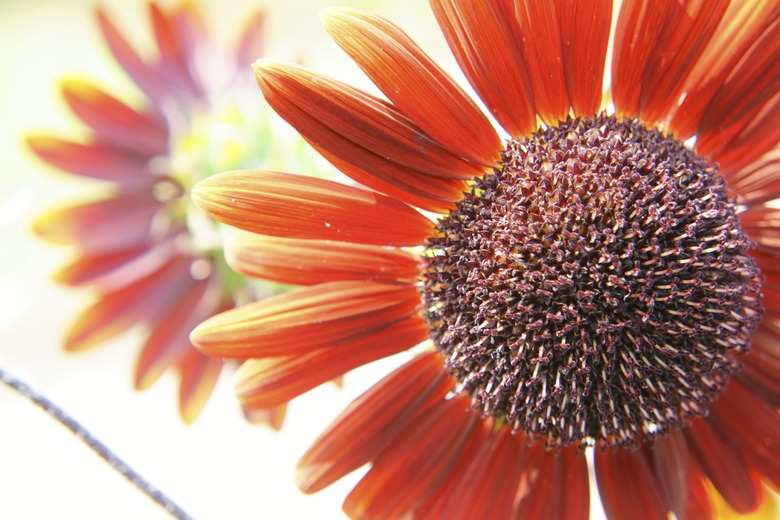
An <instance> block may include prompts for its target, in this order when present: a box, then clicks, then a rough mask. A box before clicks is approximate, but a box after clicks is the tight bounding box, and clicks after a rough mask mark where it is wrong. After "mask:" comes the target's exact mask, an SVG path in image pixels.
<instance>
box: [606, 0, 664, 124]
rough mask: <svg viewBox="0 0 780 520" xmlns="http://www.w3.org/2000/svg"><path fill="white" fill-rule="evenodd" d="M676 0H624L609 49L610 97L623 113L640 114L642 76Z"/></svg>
mask: <svg viewBox="0 0 780 520" xmlns="http://www.w3.org/2000/svg"><path fill="white" fill-rule="evenodd" d="M678 4H679V2H678V1H677V0H658V1H657V2H653V3H652V4H651V3H648V2H646V1H645V0H624V1H623V4H622V6H621V8H620V14H619V15H618V21H617V28H616V30H615V38H614V49H613V53H612V97H613V100H614V102H615V110H616V111H617V113H618V114H620V115H623V116H626V117H637V116H638V115H639V99H640V96H641V94H642V90H643V86H642V83H643V78H644V73H645V70H646V67H647V64H648V62H649V61H650V59H651V56H652V55H653V49H654V48H655V46H656V44H657V42H658V39H659V37H660V36H661V34H662V33H663V30H664V27H666V25H667V24H668V23H669V22H668V20H669V17H670V16H671V15H672V13H674V12H675V9H676V7H677V6H678Z"/></svg>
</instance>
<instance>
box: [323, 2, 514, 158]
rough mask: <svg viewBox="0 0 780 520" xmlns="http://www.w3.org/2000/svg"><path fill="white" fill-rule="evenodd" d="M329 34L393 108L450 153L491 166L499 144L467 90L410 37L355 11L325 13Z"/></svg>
mask: <svg viewBox="0 0 780 520" xmlns="http://www.w3.org/2000/svg"><path fill="white" fill-rule="evenodd" d="M322 21H323V24H324V26H325V29H326V30H327V31H328V33H329V34H330V35H331V37H332V38H333V39H334V40H335V41H336V43H338V44H339V46H341V48H342V49H344V51H345V52H346V53H347V54H349V55H350V57H351V58H352V59H353V60H354V61H355V62H356V63H357V64H358V66H360V68H361V69H363V71H364V72H365V73H366V74H367V75H368V76H369V77H370V78H371V80H372V81H373V82H374V83H375V84H376V85H377V87H379V90H381V91H382V92H383V93H384V94H385V96H387V98H388V99H389V100H390V101H391V102H392V103H393V105H395V107H396V108H397V109H398V110H400V111H401V112H402V113H403V114H405V115H406V116H407V117H409V119H411V120H412V121H414V122H415V123H416V124H417V125H418V126H419V127H420V128H422V129H423V131H424V132H425V133H427V134H428V135H430V136H431V137H432V138H433V139H434V140H435V141H436V142H438V143H439V144H441V145H442V146H444V147H445V148H447V149H449V150H450V151H451V152H453V153H455V154H457V155H459V156H461V157H464V158H466V159H468V160H470V161H471V162H474V163H478V164H482V165H483V166H487V167H492V166H493V165H494V164H495V162H496V161H498V160H499V159H500V156H499V152H500V151H501V149H502V146H501V141H500V139H499V138H498V135H497V134H496V132H495V130H494V129H493V127H492V125H491V124H490V122H489V121H488V120H487V118H486V117H485V116H484V114H482V112H481V111H480V110H479V108H478V107H477V106H476V105H475V104H474V102H473V101H472V100H471V99H470V98H469V97H468V96H467V95H466V94H465V92H463V90H462V89H461V88H460V87H459V86H458V85H457V84H456V83H455V82H454V81H453V80H452V79H451V78H450V77H449V76H448V75H447V74H446V73H445V72H444V71H443V70H442V69H441V68H440V67H439V66H438V65H436V63H435V62H434V61H433V60H432V59H431V58H430V57H428V56H427V55H426V54H425V53H424V52H423V51H422V50H421V49H420V48H419V47H418V46H417V44H415V43H414V42H413V41H412V40H411V38H409V36H408V35H407V34H406V33H404V32H403V31H402V30H401V29H399V28H398V27H396V26H395V25H393V24H391V23H390V22H388V21H386V20H384V19H383V18H380V17H378V16H375V15H373V14H371V13H367V12H364V11H358V10H356V9H333V8H331V9H326V10H325V11H323V13H322Z"/></svg>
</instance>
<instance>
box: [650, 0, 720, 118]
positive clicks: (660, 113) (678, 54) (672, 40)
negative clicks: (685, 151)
mask: <svg viewBox="0 0 780 520" xmlns="http://www.w3.org/2000/svg"><path fill="white" fill-rule="evenodd" d="M729 3H730V0H715V1H713V0H693V1H689V2H685V3H680V2H676V3H675V5H673V6H672V9H671V12H670V13H669V16H668V17H667V18H666V20H665V21H664V22H663V26H662V29H661V32H660V35H659V37H658V41H657V43H656V44H655V46H654V48H653V49H652V52H651V53H650V55H649V56H648V60H647V62H646V64H645V65H644V66H645V70H644V73H643V76H642V87H641V93H640V96H639V107H638V110H639V115H640V116H641V117H642V120H643V121H646V122H653V123H661V122H665V121H666V119H668V117H669V114H670V113H671V111H672V109H673V108H675V107H676V106H677V104H678V103H679V101H680V98H681V97H682V95H683V93H684V92H685V90H684V88H685V80H686V78H687V77H688V75H689V74H690V73H691V71H692V69H693V66H694V64H695V63H696V61H697V59H698V58H699V57H700V56H701V54H702V52H703V51H704V49H705V47H706V45H707V44H708V43H709V41H710V39H711V38H713V36H714V35H715V31H716V29H717V27H718V25H719V23H720V21H721V20H722V19H723V15H724V13H725V12H726V9H727V7H728V5H729ZM653 9H654V7H653ZM651 11H652V9H651Z"/></svg>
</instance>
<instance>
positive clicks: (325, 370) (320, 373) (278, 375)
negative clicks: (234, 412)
mask: <svg viewBox="0 0 780 520" xmlns="http://www.w3.org/2000/svg"><path fill="white" fill-rule="evenodd" d="M426 339H428V327H427V326H426V324H425V321H424V320H423V319H422V318H420V317H419V316H412V317H410V318H406V319H403V320H401V321H398V322H396V323H393V324H391V325H388V326H386V327H381V328H375V329H374V330H373V331H372V332H371V333H370V334H368V335H366V336H361V337H359V338H358V339H355V340H351V341H345V342H343V343H340V344H338V345H334V346H333V347H329V348H323V349H319V350H315V351H312V352H306V353H304V354H295V355H290V356H283V357H274V358H262V359H249V360H247V361H245V362H244V364H242V365H241V367H240V368H239V369H238V371H237V372H236V376H235V391H236V395H237V396H238V399H239V401H240V402H241V405H242V406H244V407H245V408H261V409H262V408H271V407H273V406H278V405H280V404H283V403H286V402H288V401H290V400H291V399H293V398H295V397H298V396H299V395H301V394H303V393H304V392H308V391H309V390H311V389H312V388H314V387H317V386H319V385H321V384H322V383H326V382H328V381H330V380H331V379H333V378H334V377H338V376H340V375H342V374H345V373H347V372H348V371H350V370H352V369H354V368H357V367H359V366H362V365H365V364H367V363H370V362H372V361H376V360H378V359H382V358H384V357H387V356H390V355H393V354H397V353H399V352H403V351H404V350H408V349H410V348H412V347H414V346H415V345H418V344H420V343H422V342H423V341H425V340H426Z"/></svg>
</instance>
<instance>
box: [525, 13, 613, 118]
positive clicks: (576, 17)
mask: <svg viewBox="0 0 780 520" xmlns="http://www.w3.org/2000/svg"><path fill="white" fill-rule="evenodd" d="M612 3H613V2H612V0H591V1H589V2H583V1H578V2H570V1H567V0H563V1H561V0H559V1H558V2H557V9H558V15H559V17H560V30H561V49H562V51H563V68H564V71H565V73H566V91H567V92H568V94H569V99H570V100H571V106H572V108H573V109H574V113H575V114H577V115H590V114H595V113H596V112H598V111H599V109H600V108H601V97H602V94H603V90H604V66H605V63H606V59H607V45H608V43H609V31H610V24H611V23H612ZM536 44H537V42H534V45H536Z"/></svg>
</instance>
